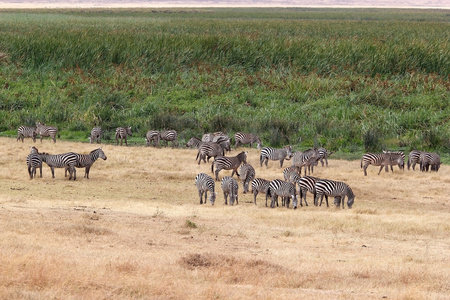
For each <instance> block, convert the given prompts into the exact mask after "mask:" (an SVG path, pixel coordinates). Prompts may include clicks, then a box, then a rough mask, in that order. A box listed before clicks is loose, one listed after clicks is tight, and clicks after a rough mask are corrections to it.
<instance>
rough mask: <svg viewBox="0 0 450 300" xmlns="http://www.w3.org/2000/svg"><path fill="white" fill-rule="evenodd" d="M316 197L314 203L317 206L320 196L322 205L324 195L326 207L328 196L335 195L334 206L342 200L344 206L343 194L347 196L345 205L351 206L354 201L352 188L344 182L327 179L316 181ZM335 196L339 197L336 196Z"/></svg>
mask: <svg viewBox="0 0 450 300" xmlns="http://www.w3.org/2000/svg"><path fill="white" fill-rule="evenodd" d="M314 188H315V191H316V197H315V199H314V204H315V205H316V206H317V203H318V201H319V197H320V199H321V200H320V205H322V201H323V197H324V196H325V199H326V202H327V207H328V196H331V197H335V204H337V205H336V206H340V203H341V202H342V208H344V200H345V196H347V198H348V200H347V207H348V208H352V206H353V203H354V201H355V194H353V191H352V189H351V188H350V187H349V186H348V185H347V184H346V183H344V182H341V181H333V180H328V179H321V180H319V181H317V182H316V184H315V186H314ZM337 197H340V199H339V198H337Z"/></svg>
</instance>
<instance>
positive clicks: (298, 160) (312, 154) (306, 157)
mask: <svg viewBox="0 0 450 300" xmlns="http://www.w3.org/2000/svg"><path fill="white" fill-rule="evenodd" d="M318 157H319V153H318V151H317V149H316V148H312V149H308V150H306V151H304V152H295V153H294V154H293V155H292V167H296V168H297V169H298V173H299V174H301V173H302V167H305V176H306V169H308V174H311V172H313V173H314V166H317V161H318V159H319V158H318Z"/></svg>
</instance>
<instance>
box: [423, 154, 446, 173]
mask: <svg viewBox="0 0 450 300" xmlns="http://www.w3.org/2000/svg"><path fill="white" fill-rule="evenodd" d="M441 164H442V162H441V157H440V156H439V154H437V153H434V152H422V154H421V155H420V170H421V171H422V172H428V170H429V169H430V167H431V171H436V172H437V171H439V167H440V166H441Z"/></svg>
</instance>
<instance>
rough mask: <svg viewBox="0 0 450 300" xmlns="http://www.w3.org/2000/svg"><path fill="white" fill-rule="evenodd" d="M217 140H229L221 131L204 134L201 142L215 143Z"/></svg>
mask: <svg viewBox="0 0 450 300" xmlns="http://www.w3.org/2000/svg"><path fill="white" fill-rule="evenodd" d="M219 138H222V139H223V138H226V139H230V138H229V137H228V135H226V134H225V133H223V132H222V131H217V132H214V133H205V134H204V135H203V136H202V142H216V141H217V140H218V139H219Z"/></svg>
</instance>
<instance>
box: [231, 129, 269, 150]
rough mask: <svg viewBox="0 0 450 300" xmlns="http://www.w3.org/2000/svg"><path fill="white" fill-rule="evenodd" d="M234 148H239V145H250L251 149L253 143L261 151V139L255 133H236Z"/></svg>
mask: <svg viewBox="0 0 450 300" xmlns="http://www.w3.org/2000/svg"><path fill="white" fill-rule="evenodd" d="M234 141H235V144H234V148H237V147H238V146H239V144H242V145H246V144H250V147H253V143H256V144H257V145H256V148H257V149H261V147H262V143H261V139H260V138H259V137H258V136H257V135H256V134H253V133H246V132H236V134H235V135H234Z"/></svg>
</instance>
